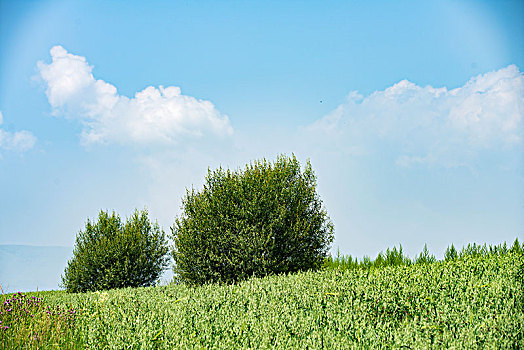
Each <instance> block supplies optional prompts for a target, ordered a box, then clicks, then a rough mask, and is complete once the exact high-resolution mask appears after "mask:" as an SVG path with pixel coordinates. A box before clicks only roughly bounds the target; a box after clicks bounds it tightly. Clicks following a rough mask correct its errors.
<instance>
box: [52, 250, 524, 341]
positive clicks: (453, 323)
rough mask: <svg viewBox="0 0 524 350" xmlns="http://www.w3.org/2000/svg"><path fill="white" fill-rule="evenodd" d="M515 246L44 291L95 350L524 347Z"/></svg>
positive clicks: (520, 261)
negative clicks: (234, 277) (147, 284)
mask: <svg viewBox="0 0 524 350" xmlns="http://www.w3.org/2000/svg"><path fill="white" fill-rule="evenodd" d="M523 260H524V257H523V255H522V254H521V253H513V252H507V253H506V254H502V255H500V254H486V255H468V256H463V257H462V258H460V259H456V260H452V261H448V262H435V263H432V264H411V265H400V266H387V267H382V268H375V269H348V270H338V269H329V270H321V271H316V272H311V271H308V272H300V273H297V274H291V275H286V276H282V275H280V276H268V277H265V278H252V279H249V280H246V281H243V282H240V283H237V284H234V285H217V284H212V285H204V286H200V287H196V288H195V287H191V286H187V285H184V284H179V285H175V284H171V285H169V286H162V287H155V288H136V289H119V290H110V291H106V292H100V293H98V292H97V293H86V294H70V293H69V294H68V293H63V292H52V293H48V294H45V296H46V300H48V302H49V303H54V304H56V305H58V306H61V307H65V305H71V306H72V307H74V308H75V309H77V310H82V313H81V314H80V315H79V316H78V318H77V320H76V327H77V328H78V329H79V331H80V332H81V334H82V339H83V342H84V344H85V346H84V347H83V348H89V349H91V348H93V349H98V348H100V349H124V348H125V349H200V348H204V349H250V348H251V349H254V348H256V349H275V348H276V349H306V348H309V349H382V348H392V349H409V348H411V349H478V348H486V349H522V348H524V313H523V312H522V306H523V304H522V301H523V300H524V299H523V296H524V289H523V288H522V279H521V277H522V275H521V274H522V267H523V266H524V261H523Z"/></svg>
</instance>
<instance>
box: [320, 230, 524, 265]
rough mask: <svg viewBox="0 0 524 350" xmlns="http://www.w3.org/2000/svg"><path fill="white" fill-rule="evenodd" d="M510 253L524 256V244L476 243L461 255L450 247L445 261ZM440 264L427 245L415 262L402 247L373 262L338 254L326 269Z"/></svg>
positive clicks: (331, 258)
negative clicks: (404, 252)
mask: <svg viewBox="0 0 524 350" xmlns="http://www.w3.org/2000/svg"><path fill="white" fill-rule="evenodd" d="M509 253H515V254H523V255H524V244H522V245H521V244H520V242H519V240H518V238H516V239H515V241H514V242H513V245H512V246H511V248H510V249H508V248H507V246H506V242H504V243H502V244H499V245H489V246H488V245H486V244H484V245H477V244H475V243H473V244H468V245H467V246H465V247H463V248H462V250H461V251H460V253H458V252H457V250H456V249H455V246H454V245H453V244H452V245H450V246H449V247H448V248H447V249H446V252H445V254H444V261H452V260H457V259H459V260H463V259H465V258H467V257H470V256H488V255H505V254H509ZM435 262H438V260H437V259H436V258H435V256H433V255H432V254H430V253H429V250H428V247H427V244H425V245H424V249H423V250H422V252H421V253H420V255H418V256H416V257H415V258H414V259H413V261H412V260H411V259H410V258H409V257H408V256H405V255H404V254H403V252H402V246H401V245H400V246H399V249H398V250H397V248H396V247H393V249H391V250H390V249H389V248H388V249H387V250H386V253H385V254H384V253H383V252H380V253H379V254H378V256H377V257H376V258H375V260H372V259H371V258H370V257H368V256H364V258H363V259H362V260H361V261H358V259H357V258H353V257H352V256H351V255H346V256H341V255H340V252H337V256H336V257H332V256H328V257H327V258H326V259H325V260H324V268H327V269H337V270H349V269H355V268H361V269H371V268H380V267H386V266H402V265H403V266H409V265H411V264H431V263H435Z"/></svg>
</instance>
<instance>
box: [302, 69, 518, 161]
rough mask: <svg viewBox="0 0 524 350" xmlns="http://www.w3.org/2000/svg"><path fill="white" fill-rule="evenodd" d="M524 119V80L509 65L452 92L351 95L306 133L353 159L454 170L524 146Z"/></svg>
mask: <svg viewBox="0 0 524 350" xmlns="http://www.w3.org/2000/svg"><path fill="white" fill-rule="evenodd" d="M523 114H524V76H523V74H522V73H521V72H520V71H519V69H518V68H517V67H516V66H515V65H510V66H508V67H506V68H503V69H500V70H498V71H495V72H489V73H486V74H484V75H479V76H477V77H474V78H472V79H470V80H469V81H468V82H467V83H466V84H465V85H464V86H462V87H459V88H456V89H452V90H448V89H447V88H445V87H443V88H433V87H431V86H426V87H420V86H418V85H416V84H414V83H412V82H409V81H407V80H403V81H401V82H399V83H397V84H395V85H393V86H391V87H389V88H387V89H385V90H383V91H376V92H374V93H373V94H371V95H369V96H367V97H364V96H362V95H360V94H358V92H352V93H350V94H349V96H348V97H347V100H346V102H345V103H343V104H341V105H339V106H338V107H337V108H336V109H335V110H334V111H333V112H332V113H330V114H329V115H327V116H325V117H323V118H322V119H320V120H318V121H317V122H315V123H314V124H312V125H310V126H309V127H308V128H307V132H308V133H313V134H314V135H316V136H317V137H319V138H320V139H319V141H318V142H319V143H325V142H326V141H325V140H326V138H327V142H328V143H329V144H331V145H335V146H336V147H338V148H339V149H340V150H341V152H346V153H348V154H353V155H357V154H368V153H376V152H387V153H390V154H391V155H393V156H394V157H396V164H397V165H398V166H403V167H407V166H412V165H416V164H440V165H444V166H457V165H464V164H465V163H467V162H469V161H470V160H471V159H473V158H475V157H476V155H478V154H479V153H480V152H482V151H483V150H507V149H513V148H515V147H522V145H523V139H522V137H523ZM310 137H311V136H310Z"/></svg>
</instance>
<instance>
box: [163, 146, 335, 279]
mask: <svg viewBox="0 0 524 350" xmlns="http://www.w3.org/2000/svg"><path fill="white" fill-rule="evenodd" d="M182 203H183V204H182V210H183V212H182V215H181V216H180V217H178V218H177V219H176V220H175V223H174V225H173V226H172V228H171V230H172V234H173V240H174V246H173V249H172V254H173V258H174V261H175V265H174V272H175V277H176V278H178V280H179V281H182V282H187V283H190V284H197V285H198V284H204V283H208V282H225V283H231V282H235V281H238V280H242V279H245V278H248V277H250V276H264V275H267V274H277V273H288V272H295V271H299V270H306V269H316V268H319V267H320V266H321V265H322V263H323V261H324V259H325V257H326V256H327V253H328V249H329V245H330V243H331V242H332V241H333V231H334V227H333V224H332V222H331V221H330V219H329V217H328V215H327V213H326V211H325V210H324V209H323V207H322V201H321V200H320V198H319V196H318V194H317V192H316V177H315V174H314V172H313V169H312V167H311V164H310V162H309V161H308V162H307V164H306V166H305V168H304V170H303V171H302V170H301V167H300V164H299V162H298V161H297V159H296V157H295V156H294V155H293V156H292V157H286V156H283V155H282V156H279V157H278V158H277V160H276V161H275V162H274V163H273V164H271V163H270V162H268V161H266V160H265V159H264V160H261V161H255V162H254V163H251V164H249V165H247V166H246V168H245V169H244V170H237V171H230V170H223V169H222V168H219V169H217V170H214V171H211V170H208V174H207V176H206V183H205V185H204V187H203V189H202V190H200V191H195V190H194V189H192V190H191V191H189V190H187V191H186V195H185V197H184V198H183V201H182Z"/></svg>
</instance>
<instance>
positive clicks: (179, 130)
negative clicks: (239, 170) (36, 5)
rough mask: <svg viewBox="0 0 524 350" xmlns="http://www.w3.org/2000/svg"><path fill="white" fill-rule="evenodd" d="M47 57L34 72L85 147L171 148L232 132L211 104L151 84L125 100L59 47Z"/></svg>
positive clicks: (58, 113) (175, 89)
mask: <svg viewBox="0 0 524 350" xmlns="http://www.w3.org/2000/svg"><path fill="white" fill-rule="evenodd" d="M51 57H52V62H51V63H50V64H46V63H43V62H38V69H39V70H40V76H41V77H42V79H43V80H44V81H45V83H46V84H47V91H46V93H47V97H48V100H49V103H50V104H51V106H52V107H53V114H54V115H56V116H65V117H67V118H72V119H78V120H80V121H81V122H82V123H83V125H84V129H83V132H82V141H83V142H84V143H86V144H90V143H112V142H116V143H121V144H159V143H160V144H165V143H168V144H169V143H176V142H178V141H180V140H181V139H187V138H189V139H192V138H197V139H201V138H203V137H209V136H219V137H220V136H227V135H231V134H232V133H233V128H232V127H231V125H230V123H229V119H228V117H227V116H225V115H223V114H221V113H220V112H219V111H218V110H217V109H216V108H215V106H214V105H213V104H212V103H211V102H209V101H205V100H198V99H196V98H194V97H191V96H186V95H182V94H181V91H180V88H179V87H176V86H169V87H165V88H164V87H162V86H160V87H158V88H156V87H153V86H149V87H147V88H145V89H144V90H142V91H140V92H137V93H136V94H135V96H134V97H133V98H128V97H126V96H122V95H119V94H118V92H117V89H116V87H115V86H113V85H111V84H109V83H106V82H105V81H103V80H96V79H95V78H94V77H93V74H92V69H93V67H92V66H89V64H88V63H87V61H86V59H85V58H84V57H81V56H76V55H73V54H70V53H68V52H67V51H66V50H65V49H64V48H63V47H61V46H55V47H53V48H52V49H51Z"/></svg>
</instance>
